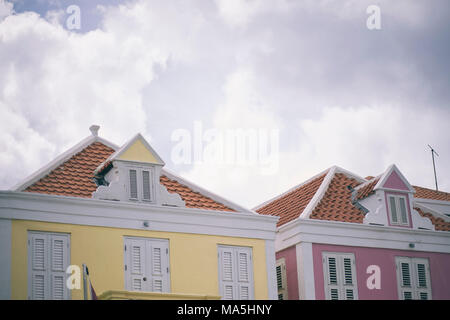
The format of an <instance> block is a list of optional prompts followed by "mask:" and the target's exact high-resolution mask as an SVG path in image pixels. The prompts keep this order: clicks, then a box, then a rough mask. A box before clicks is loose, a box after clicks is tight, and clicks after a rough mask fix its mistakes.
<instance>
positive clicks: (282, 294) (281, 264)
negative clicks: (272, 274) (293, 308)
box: [276, 259, 288, 300]
mask: <svg viewBox="0 0 450 320" xmlns="http://www.w3.org/2000/svg"><path fill="white" fill-rule="evenodd" d="M276 276H277V288H278V300H287V299H288V290H287V277H286V263H285V261H284V259H282V260H279V261H277V263H276Z"/></svg>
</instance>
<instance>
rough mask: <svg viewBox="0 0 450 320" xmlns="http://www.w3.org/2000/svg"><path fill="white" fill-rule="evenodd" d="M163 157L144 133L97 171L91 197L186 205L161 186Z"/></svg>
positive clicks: (126, 144) (112, 156)
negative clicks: (146, 138)
mask: <svg viewBox="0 0 450 320" xmlns="http://www.w3.org/2000/svg"><path fill="white" fill-rule="evenodd" d="M164 165H165V163H164V161H163V160H162V159H161V157H160V156H159V155H158V154H157V153H156V151H155V150H154V149H153V148H152V147H151V146H150V144H149V143H148V142H147V141H146V140H145V139H144V137H143V136H142V135H141V134H137V135H136V136H134V137H133V138H132V139H131V140H130V141H128V142H127V143H125V144H124V145H123V146H122V147H121V148H119V149H118V150H117V151H116V152H114V153H113V154H112V155H111V156H110V157H109V158H108V159H106V161H104V162H103V163H102V164H101V165H100V166H98V167H97V169H96V170H95V171H94V175H95V179H96V181H97V184H98V185H99V186H98V188H97V190H96V191H95V192H94V193H93V194H92V196H93V197H94V198H97V199H104V200H116V201H129V202H140V203H147V204H154V205H168V206H185V203H184V201H183V200H182V199H181V197H180V196H179V195H178V194H173V193H169V192H168V191H167V189H166V188H165V187H164V186H163V185H161V184H160V176H161V169H162V167H163V166H164Z"/></svg>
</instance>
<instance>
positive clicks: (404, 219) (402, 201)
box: [398, 197, 408, 224]
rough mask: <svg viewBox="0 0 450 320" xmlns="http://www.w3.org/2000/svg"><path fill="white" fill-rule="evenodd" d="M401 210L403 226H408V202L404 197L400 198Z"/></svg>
mask: <svg viewBox="0 0 450 320" xmlns="http://www.w3.org/2000/svg"><path fill="white" fill-rule="evenodd" d="M398 201H399V209H400V213H401V219H402V224H408V213H407V210H406V200H405V198H403V197H399V198H398Z"/></svg>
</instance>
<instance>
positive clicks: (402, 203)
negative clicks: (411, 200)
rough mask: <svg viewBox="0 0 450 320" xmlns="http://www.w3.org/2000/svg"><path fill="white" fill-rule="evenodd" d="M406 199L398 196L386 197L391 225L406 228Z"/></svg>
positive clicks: (407, 222) (407, 221) (407, 220)
mask: <svg viewBox="0 0 450 320" xmlns="http://www.w3.org/2000/svg"><path fill="white" fill-rule="evenodd" d="M406 201H407V198H406V197H405V196H399V195H395V196H394V195H389V196H388V207H389V219H390V221H391V224H392V225H400V226H408V225H409V219H408V209H407V204H406Z"/></svg>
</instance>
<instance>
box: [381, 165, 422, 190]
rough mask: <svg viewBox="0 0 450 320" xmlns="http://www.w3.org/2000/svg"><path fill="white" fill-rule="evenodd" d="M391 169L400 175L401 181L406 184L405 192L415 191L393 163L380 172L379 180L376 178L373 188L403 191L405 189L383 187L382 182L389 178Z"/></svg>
mask: <svg viewBox="0 0 450 320" xmlns="http://www.w3.org/2000/svg"><path fill="white" fill-rule="evenodd" d="M393 171H395V172H396V173H397V174H398V176H399V177H400V179H401V180H402V182H403V183H404V184H405V185H406V187H407V188H408V191H407V192H410V193H415V192H416V191H415V190H414V188H413V187H412V185H411V184H410V183H409V182H408V180H406V178H405V176H404V175H403V174H402V173H401V172H400V170H399V169H398V168H397V166H396V165H395V164H392V165H390V166H389V168H387V170H386V171H385V173H384V174H382V176H381V178H380V180H378V183H377V184H376V185H375V187H374V190H377V189H384V190H395V191H403V192H404V191H405V190H397V189H391V188H385V187H383V186H384V184H385V183H386V181H387V179H389V177H390V176H391V174H392V172H393Z"/></svg>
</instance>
